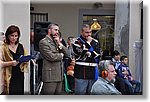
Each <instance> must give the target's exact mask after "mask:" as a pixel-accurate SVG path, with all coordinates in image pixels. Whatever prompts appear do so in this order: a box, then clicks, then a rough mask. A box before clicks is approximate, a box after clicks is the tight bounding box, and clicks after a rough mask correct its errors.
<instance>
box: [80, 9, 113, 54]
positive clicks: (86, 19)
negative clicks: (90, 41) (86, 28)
mask: <svg viewBox="0 0 150 102" xmlns="http://www.w3.org/2000/svg"><path fill="white" fill-rule="evenodd" d="M95 19H96V21H97V23H98V24H99V25H100V28H99V29H93V30H92V37H94V38H95V39H97V40H98V41H99V43H100V46H101V48H102V50H103V51H107V52H108V54H109V55H110V54H111V52H112V51H113V50H114V27H115V12H114V10H95V9H90V10H89V9H80V10H79V28H78V29H79V30H78V31H79V34H80V28H81V26H82V24H89V25H90V26H91V25H92V24H93V23H94V20H95Z"/></svg>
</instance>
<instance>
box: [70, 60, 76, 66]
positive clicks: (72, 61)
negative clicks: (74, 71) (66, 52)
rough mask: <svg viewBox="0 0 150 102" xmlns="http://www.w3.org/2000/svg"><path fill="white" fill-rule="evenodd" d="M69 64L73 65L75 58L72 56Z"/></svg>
mask: <svg viewBox="0 0 150 102" xmlns="http://www.w3.org/2000/svg"><path fill="white" fill-rule="evenodd" d="M70 64H71V65H73V66H74V65H75V59H74V58H73V59H72V60H71V62H70Z"/></svg>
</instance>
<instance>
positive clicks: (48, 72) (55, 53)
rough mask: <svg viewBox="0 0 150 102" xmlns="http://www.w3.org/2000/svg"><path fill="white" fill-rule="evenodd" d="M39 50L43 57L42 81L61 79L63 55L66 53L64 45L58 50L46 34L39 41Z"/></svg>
mask: <svg viewBox="0 0 150 102" xmlns="http://www.w3.org/2000/svg"><path fill="white" fill-rule="evenodd" d="M39 50H40V52H41V55H42V57H43V67H42V81H43V82H58V81H62V80H63V62H62V60H63V57H62V55H61V53H64V55H65V56H68V55H67V48H66V47H65V46H63V47H62V49H61V50H60V49H59V48H58V46H57V45H56V43H54V42H53V40H52V39H51V38H50V37H49V36H48V35H47V36H46V37H45V38H43V39H42V40H41V41H40V42H39Z"/></svg>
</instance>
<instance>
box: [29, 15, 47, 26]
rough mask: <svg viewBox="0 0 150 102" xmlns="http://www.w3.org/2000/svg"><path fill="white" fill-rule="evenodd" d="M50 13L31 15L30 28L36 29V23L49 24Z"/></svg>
mask: <svg viewBox="0 0 150 102" xmlns="http://www.w3.org/2000/svg"><path fill="white" fill-rule="evenodd" d="M47 21H48V13H30V27H31V28H34V22H47Z"/></svg>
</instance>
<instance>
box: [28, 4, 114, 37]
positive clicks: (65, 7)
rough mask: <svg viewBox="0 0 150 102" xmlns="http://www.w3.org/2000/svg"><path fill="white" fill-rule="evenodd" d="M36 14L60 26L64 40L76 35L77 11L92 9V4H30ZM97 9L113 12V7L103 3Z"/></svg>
mask: <svg viewBox="0 0 150 102" xmlns="http://www.w3.org/2000/svg"><path fill="white" fill-rule="evenodd" d="M31 4H32V6H33V7H34V11H32V12H36V13H42V12H44V13H48V19H49V21H50V22H55V23H58V24H59V25H60V30H61V32H62V36H63V38H64V39H67V37H68V36H69V35H73V36H74V37H76V36H77V35H78V26H79V25H78V21H79V19H78V16H79V9H93V4H94V2H93V3H86V2H84V3H75V4H73V3H35V2H34V3H31ZM99 9H109V10H112V9H113V10H114V5H112V4H108V3H106V4H105V3H103V7H100V8H99Z"/></svg>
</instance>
